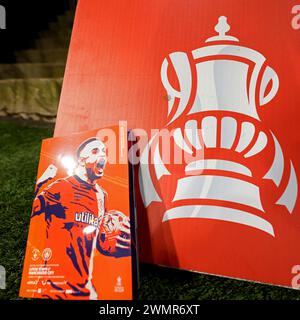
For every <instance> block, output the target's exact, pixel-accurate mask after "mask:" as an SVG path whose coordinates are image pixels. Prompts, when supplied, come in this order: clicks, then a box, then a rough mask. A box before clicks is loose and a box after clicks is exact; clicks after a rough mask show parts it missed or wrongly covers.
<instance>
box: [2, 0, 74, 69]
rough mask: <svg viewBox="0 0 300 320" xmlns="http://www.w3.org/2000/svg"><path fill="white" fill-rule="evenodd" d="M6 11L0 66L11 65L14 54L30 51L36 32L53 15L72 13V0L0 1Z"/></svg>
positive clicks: (45, 24)
mask: <svg viewBox="0 0 300 320" xmlns="http://www.w3.org/2000/svg"><path fill="white" fill-rule="evenodd" d="M0 5H2V6H4V7H5V9H6V29H0V63H13V62H15V58H14V54H13V53H14V51H16V50H20V49H26V48H30V46H32V41H33V39H35V38H36V37H37V35H38V32H39V31H41V30H43V29H46V28H47V26H48V23H49V22H51V21H55V18H56V16H57V15H59V14H62V13H63V12H65V11H66V10H68V9H73V10H75V7H76V0H40V1H38V0H7V1H2V0H0Z"/></svg>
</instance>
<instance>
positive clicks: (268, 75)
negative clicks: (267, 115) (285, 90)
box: [259, 67, 279, 106]
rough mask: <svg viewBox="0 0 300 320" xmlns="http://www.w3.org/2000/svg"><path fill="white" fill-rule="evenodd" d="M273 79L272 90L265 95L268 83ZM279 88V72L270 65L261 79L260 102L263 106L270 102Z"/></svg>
mask: <svg viewBox="0 0 300 320" xmlns="http://www.w3.org/2000/svg"><path fill="white" fill-rule="evenodd" d="M270 81H272V88H271V90H270V92H269V93H268V94H267V95H265V93H266V89H267V86H268V84H269V83H270ZM278 89H279V78H278V75H277V73H276V72H275V71H274V70H273V69H272V68H270V67H267V68H266V70H265V72H264V75H263V77H262V80H261V86H260V92H259V102H260V105H261V106H263V105H265V104H267V103H268V102H270V101H271V100H272V99H273V98H274V97H275V95H276V93H277V91H278Z"/></svg>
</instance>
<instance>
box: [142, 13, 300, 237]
mask: <svg viewBox="0 0 300 320" xmlns="http://www.w3.org/2000/svg"><path fill="white" fill-rule="evenodd" d="M229 30H230V26H229V24H228V23H227V18H226V17H224V16H222V17H220V18H219V21H218V23H217V25H216V27H215V31H216V32H217V35H216V36H213V37H211V38H209V39H207V40H206V44H207V45H205V46H203V47H200V48H198V49H195V50H193V51H191V52H187V53H185V52H173V53H171V54H169V55H168V56H167V57H166V58H165V59H164V60H163V63H162V66H161V80H162V83H163V85H164V87H165V89H166V92H167V95H168V122H167V125H166V127H165V129H168V130H171V131H172V141H173V145H172V148H173V149H174V150H175V149H179V150H181V151H182V152H183V153H184V154H185V155H190V156H191V157H190V159H191V160H190V161H187V162H185V163H184V164H182V165H180V164H177V165H176V164H174V163H172V161H173V160H174V159H173V160H172V159H171V161H170V163H166V162H165V161H164V159H163V156H162V152H163V150H162V147H161V145H160V142H159V141H160V140H159V137H153V138H152V139H151V140H150V142H149V144H148V145H147V147H146V148H145V149H144V151H143V153H142V155H141V159H140V171H139V184H140V191H141V195H142V199H143V203H144V206H145V207H146V208H147V207H149V206H151V205H153V204H155V203H156V204H161V208H162V210H163V215H162V222H163V223H164V222H166V221H168V220H171V219H179V218H205V219H215V220H221V221H227V222H231V223H236V224H241V225H244V226H248V227H251V228H255V229H256V230H260V231H262V232H266V233H267V234H269V235H271V236H273V237H275V236H276V232H275V231H276V230H274V226H273V225H272V223H271V221H270V220H271V219H270V215H271V214H272V213H271V212H267V211H266V210H265V209H264V206H263V203H262V194H263V192H264V190H263V185H264V183H265V182H266V181H269V183H270V182H272V183H271V184H272V186H273V187H274V188H275V189H276V190H281V191H280V192H279V194H278V195H276V196H277V198H276V199H272V201H274V205H280V206H283V207H285V209H286V210H285V211H286V212H287V213H290V214H291V213H293V210H294V208H295V204H296V200H297V195H298V186H297V177H296V173H295V170H294V166H293V163H292V161H291V160H289V159H286V157H285V156H284V154H283V151H282V148H281V145H280V143H279V141H278V140H277V138H276V137H275V135H274V133H273V132H272V131H271V130H270V128H268V127H266V126H265V125H264V123H263V122H262V121H261V119H260V117H259V112H258V111H259V108H260V107H262V106H264V105H267V104H268V103H269V102H270V101H272V100H273V99H274V97H275V96H276V94H277V92H278V89H279V78H278V76H277V74H276V72H275V71H274V70H273V69H272V68H271V67H269V66H268V65H267V64H266V58H265V57H264V56H263V55H262V54H261V53H259V52H257V51H255V50H253V49H250V48H248V47H245V46H241V45H239V39H237V38H236V37H233V36H230V35H228V34H227V33H228V31H229ZM172 74H173V78H172ZM174 79H175V81H174ZM285 174H286V175H287V177H288V178H287V179H284V178H283V177H284V175H285ZM283 185H284V187H282V186H283ZM166 190H168V191H167V192H165V191H166ZM282 190H283V191H282ZM275 194H276V192H275ZM272 196H273V193H272V195H270V196H269V198H272ZM267 198H268V195H267Z"/></svg>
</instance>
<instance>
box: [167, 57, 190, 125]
mask: <svg viewBox="0 0 300 320" xmlns="http://www.w3.org/2000/svg"><path fill="white" fill-rule="evenodd" d="M169 61H170V62H171V63H172V66H173V67H174V70H175V73H176V76H177V79H178V83H179V90H176V89H174V88H173V87H172V85H171V84H170V81H169V77H168V69H169ZM169 61H168V59H167V58H165V59H164V61H163V63H162V66H161V80H162V83H163V85H164V87H165V89H166V91H167V94H168V116H169V115H170V114H171V112H172V111H173V108H174V105H175V99H176V98H178V99H179V104H178V107H177V110H176V112H175V114H174V116H173V117H172V119H171V121H170V122H172V121H174V120H175V119H176V118H178V117H179V116H180V115H181V114H182V113H183V111H184V110H185V108H186V107H187V104H188V101H189V99H190V95H191V90H192V72H191V66H190V62H189V59H188V56H187V54H186V53H184V52H174V53H171V54H170V55H169Z"/></svg>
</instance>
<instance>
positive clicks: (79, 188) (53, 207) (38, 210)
mask: <svg viewBox="0 0 300 320" xmlns="http://www.w3.org/2000/svg"><path fill="white" fill-rule="evenodd" d="M77 162H78V164H77V167H76V169H75V174H74V175H72V176H69V177H66V178H64V179H59V180H56V181H55V182H53V183H52V184H50V185H49V186H48V187H47V188H45V189H44V190H43V191H42V192H39V190H40V187H41V185H42V184H43V183H44V181H47V180H48V179H51V178H52V177H53V176H54V175H55V173H54V174H53V171H55V167H54V166H52V167H51V166H50V169H49V170H50V172H51V171H52V176H51V174H50V175H48V176H46V177H44V178H42V179H41V178H40V179H39V181H38V183H37V190H36V197H35V200H34V204H33V211H32V218H33V219H35V217H38V216H40V217H41V216H42V217H44V219H45V223H46V244H47V247H48V248H50V249H51V250H52V257H53V258H54V259H55V263H56V264H58V265H59V266H60V269H59V270H60V273H61V274H63V275H65V277H66V279H67V281H66V282H65V284H64V285H57V284H55V283H54V282H53V281H52V280H50V279H48V284H49V285H50V286H51V292H53V294H49V295H44V297H48V298H58V299H66V298H71V299H72V298H73V299H76V298H80V299H97V297H98V294H97V292H96V290H95V288H94V286H93V283H92V276H93V263H94V261H93V260H94V254H95V250H98V251H99V252H100V253H102V254H104V255H108V256H112V257H116V258H120V257H124V256H128V255H130V254H131V249H130V248H131V247H130V242H131V240H130V222H129V218H128V217H126V216H125V215H124V214H123V213H121V212H119V211H115V210H113V211H109V212H107V210H106V202H107V194H106V192H105V191H104V190H103V189H102V188H101V187H100V186H99V185H98V184H97V181H98V180H99V179H101V177H102V176H103V173H104V169H105V165H106V162H107V156H106V147H105V145H104V144H103V143H102V142H101V141H100V140H99V139H98V138H91V139H88V140H87V141H85V142H83V143H82V144H81V145H80V146H79V148H78V150H77ZM49 170H48V171H49ZM43 180H44V181H43Z"/></svg>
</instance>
